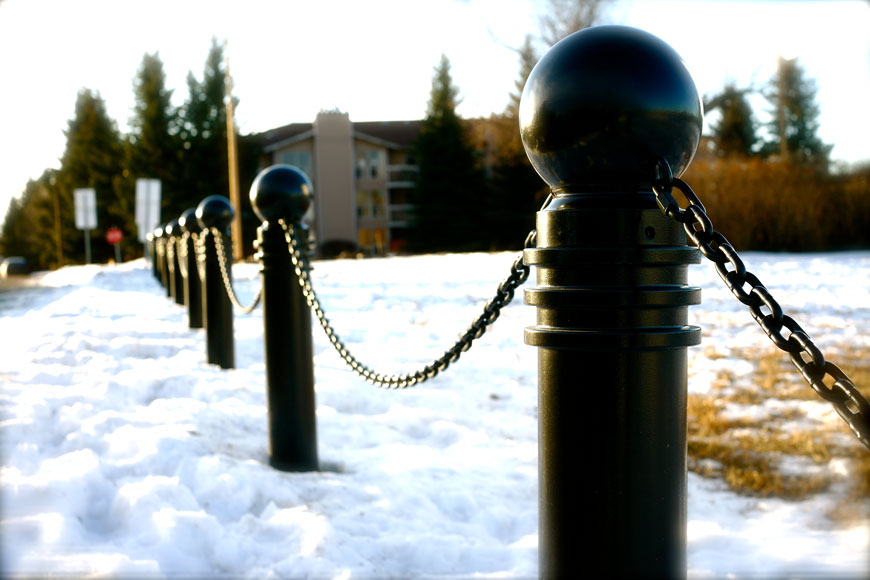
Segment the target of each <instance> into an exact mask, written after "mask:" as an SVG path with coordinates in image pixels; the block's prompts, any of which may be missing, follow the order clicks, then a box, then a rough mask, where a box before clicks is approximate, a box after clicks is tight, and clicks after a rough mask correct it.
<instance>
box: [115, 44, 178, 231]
mask: <svg viewBox="0 0 870 580" xmlns="http://www.w3.org/2000/svg"><path fill="white" fill-rule="evenodd" d="M133 92H134V94H135V99H136V100H135V104H134V106H133V116H132V117H131V118H130V134H129V135H128V141H127V163H128V168H129V171H130V177H131V181H133V182H135V179H138V178H152V179H159V180H160V182H161V205H162V206H163V207H164V208H171V210H170V211H164V212H163V214H164V216H165V219H166V220H168V219H171V218H173V217H175V216H177V215H179V214H180V212H181V211H183V210H184V209H186V208H187V207H189V205H185V203H186V201H185V200H184V199H183V197H184V196H183V195H182V193H183V192H181V191H180V190H179V187H178V180H179V178H178V174H179V170H180V168H181V164H180V161H181V155H182V151H183V150H182V147H181V141H180V139H179V137H178V131H179V127H178V124H179V120H178V112H177V110H176V109H175V108H174V107H173V106H172V102H171V98H172V91H171V90H167V88H166V74H165V73H164V71H163V62H162V61H161V60H160V57H159V55H158V54H156V53H155V54H146V55H145V56H144V57H143V59H142V65H141V66H140V68H139V71H138V72H137V74H136V78H135V80H134V81H133ZM180 198H181V199H180ZM181 206H184V207H183V208H182V209H181V210H178V208H179V207H181ZM175 210H177V211H175Z"/></svg>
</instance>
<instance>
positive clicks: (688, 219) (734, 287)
mask: <svg viewBox="0 0 870 580" xmlns="http://www.w3.org/2000/svg"><path fill="white" fill-rule="evenodd" d="M674 187H676V188H677V189H678V190H680V192H682V194H683V195H684V196H685V197H686V199H687V200H688V202H689V204H688V206H687V207H686V209H682V208H681V207H680V206H679V204H678V203H677V201H676V200H675V199H674V196H673V194H672V192H673V188H674ZM652 189H653V193H654V194H655V197H656V202H657V203H658V205H659V207H660V208H661V210H662V212H664V213H665V215H667V216H668V217H670V218H671V219H673V220H675V221H677V222H679V223H681V224H683V229H685V231H686V235H687V236H688V237H689V239H690V240H691V241H692V243H693V244H694V245H696V246H697V247H698V249H699V250H700V251H701V253H702V254H703V255H704V256H705V257H706V258H707V259H708V260H710V261H712V262H713V263H714V264H715V265H716V272H717V273H718V274H719V277H720V278H722V280H723V281H724V282H725V285H726V286H727V287H728V289H729V290H731V293H732V294H734V296H736V297H737V300H739V301H740V302H742V303H743V304H745V305H746V306H748V307H749V311H750V312H751V313H752V317H753V318H754V319H755V322H757V323H758V325H759V326H761V328H762V330H764V333H765V334H767V336H768V337H769V338H770V340H771V341H772V342H773V344H775V345H776V346H777V348H779V349H780V350H782V351H784V352H787V353H788V354H789V357H790V358H791V361H792V363H794V365H795V366H796V367H797V369H798V370H799V371H800V373H801V375H803V377H804V379H805V380H806V381H807V383H809V385H810V387H812V388H813V390H814V391H815V392H816V393H817V394H818V395H819V396H820V397H821V398H822V399H824V400H825V401H827V402H829V403H831V405H833V407H834V409H835V410H836V411H837V414H839V415H840V417H842V418H843V420H844V421H846V423H847V424H848V425H849V427H850V428H851V429H852V431H853V432H854V433H855V436H856V437H857V438H858V440H859V441H861V443H863V444H864V445H865V446H866V447H867V448H868V449H870V403H868V402H867V399H865V398H864V396H863V395H862V394H861V392H860V391H859V390H858V388H857V387H856V386H855V383H854V382H852V379H850V378H849V377H848V376H847V375H846V373H844V372H843V371H842V370H841V369H840V367H838V366H837V365H835V364H834V363H832V362H830V361H828V360H825V357H824V355H823V354H822V351H821V350H819V347H817V346H816V345H815V343H813V341H812V339H811V338H810V337H809V335H808V334H807V333H806V331H804V329H803V328H801V327H800V325H799V324H798V323H797V322H795V321H794V319H793V318H791V317H790V316H788V315H787V314H783V311H782V307H781V306H780V305H779V303H777V301H776V300H775V299H774V298H773V296H772V295H771V294H770V291H768V290H767V288H765V287H764V284H762V283H761V281H760V280H759V279H758V277H756V276H755V274H753V273H751V272H749V271H747V270H746V265H745V264H744V263H743V261H742V260H741V259H740V256H738V255H737V251H736V250H735V249H734V248H733V247H732V246H731V244H730V243H729V242H728V240H727V239H726V238H725V236H723V235H722V234H721V233H720V232H717V231H716V230H714V229H713V224H712V222H711V221H710V218H709V217H707V210H706V209H705V208H704V205H703V204H702V203H701V200H700V199H698V196H697V195H695V192H693V191H692V188H691V187H689V185H688V184H687V183H686V182H685V181H683V180H682V179H678V178H675V177H674V176H673V175H672V173H671V169H670V167H669V166H668V164H667V162H666V161H664V160H661V161H660V162H659V165H658V179H657V181H656V182H655V184H654V185H653V188H652ZM747 285H748V290H747V289H746V286H747ZM765 309H766V311H767V312H765ZM783 329H786V330H787V331H788V333H789V334H788V336H785V335H784V334H783ZM827 377H830V378H831V379H833V384H832V385H831V386H830V387H829V386H828V385H827V384H826V383H825V379H826V378H827Z"/></svg>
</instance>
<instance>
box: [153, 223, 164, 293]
mask: <svg viewBox="0 0 870 580" xmlns="http://www.w3.org/2000/svg"><path fill="white" fill-rule="evenodd" d="M151 239H152V243H153V246H152V249H151V271H152V272H153V273H154V277H155V278H157V281H158V282H160V283H161V284H163V265H162V261H163V228H162V227H160V226H158V227H156V228H154V232H153V233H152V238H151Z"/></svg>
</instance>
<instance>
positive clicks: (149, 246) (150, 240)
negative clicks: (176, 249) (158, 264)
mask: <svg viewBox="0 0 870 580" xmlns="http://www.w3.org/2000/svg"><path fill="white" fill-rule="evenodd" d="M156 242H157V240H156V239H155V238H154V233H153V232H148V233H147V234H145V248H144V256H143V257H144V258H145V260H146V261H148V262H149V264H150V267H151V272H152V273H154V274H156V273H157V269H156V268H155V265H154V244H155V243H156Z"/></svg>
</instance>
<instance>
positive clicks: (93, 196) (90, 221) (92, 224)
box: [73, 189, 97, 230]
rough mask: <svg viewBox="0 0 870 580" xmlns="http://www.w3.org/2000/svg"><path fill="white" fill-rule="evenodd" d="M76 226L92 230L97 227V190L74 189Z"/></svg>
mask: <svg viewBox="0 0 870 580" xmlns="http://www.w3.org/2000/svg"><path fill="white" fill-rule="evenodd" d="M73 194H74V195H75V206H76V207H75V209H76V228H78V229H80V230H93V229H95V228H96V227H97V192H96V191H94V190H93V189H76V190H75V191H73Z"/></svg>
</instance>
